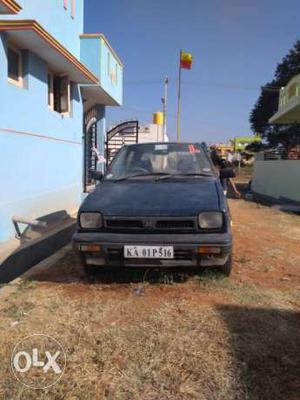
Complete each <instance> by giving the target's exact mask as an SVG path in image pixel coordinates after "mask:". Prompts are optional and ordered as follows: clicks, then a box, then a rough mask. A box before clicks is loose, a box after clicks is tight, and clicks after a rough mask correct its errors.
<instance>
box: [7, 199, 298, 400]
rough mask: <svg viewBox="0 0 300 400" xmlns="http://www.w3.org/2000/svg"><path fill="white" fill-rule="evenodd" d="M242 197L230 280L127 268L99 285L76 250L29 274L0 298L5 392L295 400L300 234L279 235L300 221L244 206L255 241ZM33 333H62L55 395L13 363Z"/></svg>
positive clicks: (18, 395)
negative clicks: (62, 363)
mask: <svg viewBox="0 0 300 400" xmlns="http://www.w3.org/2000/svg"><path fill="white" fill-rule="evenodd" d="M235 204H237V205H235V206H234V207H233V212H234V213H236V214H235V215H236V216H237V218H236V219H237V223H236V227H235V230H236V238H237V239H236V252H235V256H234V274H233V277H232V278H230V279H221V278H220V276H219V275H218V274H215V273H212V272H206V273H204V274H201V275H199V276H198V275H196V276H190V275H188V274H163V273H162V274H149V275H148V277H147V280H148V282H146V283H143V282H142V281H140V280H141V277H140V278H139V276H138V273H136V272H135V273H133V275H130V274H129V273H128V272H127V273H126V279H124V276H121V275H118V276H110V277H108V279H103V280H102V281H95V282H90V281H87V280H86V279H85V278H83V276H82V271H81V270H80V268H79V266H78V264H77V262H76V259H75V258H74V256H73V254H72V253H71V252H70V253H69V254H68V255H67V256H66V257H65V258H64V260H63V261H62V262H59V263H57V265H56V266H55V267H54V268H52V269H51V271H49V272H47V273H45V274H41V275H39V276H38V275H36V276H35V277H34V278H33V280H31V281H29V280H27V281H24V282H23V283H22V284H21V285H20V286H18V288H17V289H16V291H15V292H12V293H11V295H10V296H9V297H7V298H6V300H3V301H2V304H1V305H0V329H1V336H0V358H1V363H0V398H1V399H5V400H6V399H9V400H11V399H13V400H18V399H22V400H23V399H24V400H33V399H42V400H46V399H47V400H48V399H50V400H51V399H55V400H58V399H66V400H75V399H78V400H79V399H80V400H88V399H112V400H119V399H120V400H123V399H124V400H125V399H126V400H127V399H128V400H129V399H130V400H131V399H133V400H140V399H143V400H144V399H145V400H152V399H157V400H161V399H166V400H167V399H172V400H177V399H183V400H185V399H186V400H190V399H195V400H234V399H236V400H298V399H299V393H300V378H299V370H300V344H299V332H300V314H299V307H300V297H299V296H300V295H299V293H300V291H299V287H297V282H298V284H299V269H298V270H297V268H298V267H299V258H298V256H297V246H296V243H295V240H294V238H290V239H287V238H286V236H285V235H283V237H285V238H286V239H285V242H284V241H283V240H282V238H280V240H278V242H276V237H277V236H278V232H280V229H281V228H280V227H281V226H282V223H283V220H284V227H285V229H287V224H288V223H290V224H291V226H293V227H294V226H295V224H294V222H293V221H294V219H293V218H291V216H288V217H286V216H284V217H282V215H281V214H280V213H279V212H278V211H276V210H275V211H273V210H267V212H266V211H265V210H264V209H261V208H255V207H254V206H253V205H251V204H250V205H247V207H248V208H247V210H248V211H249V210H250V211H251V218H250V222H253V216H254V217H255V216H258V220H259V226H260V230H259V232H262V235H261V236H260V237H256V236H254V233H257V230H256V227H255V224H254V223H249V224H248V225H247V227H248V229H249V232H250V235H252V239H251V240H250V237H251V236H249V235H248V234H247V235H248V236H246V237H245V236H244V231H243V226H245V224H246V222H247V218H248V216H247V215H245V214H243V212H244V211H243V208H242V207H241V206H240V204H246V203H235ZM235 207H236V208H235ZM237 211H238V212H237ZM262 215H263V216H265V215H266V216H267V219H266V220H265V222H264V220H263V219H262V218H261V216H262ZM268 218H269V219H268ZM270 219H272V220H273V221H274V219H275V220H277V222H278V224H277V225H276V224H273V226H272V227H270ZM298 223H299V220H297V224H298ZM264 224H265V227H264ZM297 224H296V225H297ZM267 229H272V234H273V236H271V239H269V237H266V232H267V233H268V231H267ZM276 229H277V231H276ZM270 232H271V231H270ZM250 245H251V246H250ZM279 245H280V246H279ZM285 247H286V248H288V249H289V250H288V251H289V260H290V261H293V262H285V260H286V259H287V256H286V253H285V251H284V249H285ZM268 260H270V263H268V262H267V261H268ZM297 273H298V275H297ZM142 275H143V274H142ZM133 282H134V283H133ZM137 289H138V290H137ZM33 333H44V334H48V335H51V336H53V337H55V338H56V339H58V340H59V341H60V342H61V343H62V345H63V347H64V348H65V351H66V354H67V367H66V371H65V374H64V376H63V378H62V380H61V381H60V382H59V383H58V384H57V385H55V386H53V387H52V388H51V389H49V390H46V391H34V390H31V389H28V388H26V387H24V386H22V385H21V384H20V383H19V382H18V381H17V380H16V379H15V378H14V377H13V375H12V373H11V371H10V356H11V351H12V349H13V347H14V345H15V344H16V343H17V342H18V341H19V340H20V339H21V338H23V337H25V336H27V335H30V334H33Z"/></svg>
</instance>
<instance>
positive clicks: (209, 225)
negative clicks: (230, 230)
mask: <svg viewBox="0 0 300 400" xmlns="http://www.w3.org/2000/svg"><path fill="white" fill-rule="evenodd" d="M198 221H199V226H200V228H202V229H219V228H222V226H223V214H222V213H221V212H203V213H201V214H199V216H198Z"/></svg>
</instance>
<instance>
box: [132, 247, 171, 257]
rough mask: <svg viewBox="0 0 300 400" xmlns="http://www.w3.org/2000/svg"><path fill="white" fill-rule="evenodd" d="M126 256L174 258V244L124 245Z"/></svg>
mask: <svg viewBox="0 0 300 400" xmlns="http://www.w3.org/2000/svg"><path fill="white" fill-rule="evenodd" d="M124 257H125V258H160V259H164V260H165V259H171V258H174V248H173V246H124Z"/></svg>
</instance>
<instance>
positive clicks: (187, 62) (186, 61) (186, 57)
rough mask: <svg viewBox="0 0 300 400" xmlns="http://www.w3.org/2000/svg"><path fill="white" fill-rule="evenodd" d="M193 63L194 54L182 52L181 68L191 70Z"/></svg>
mask: <svg viewBox="0 0 300 400" xmlns="http://www.w3.org/2000/svg"><path fill="white" fill-rule="evenodd" d="M192 63H193V56H192V54H191V53H187V52H185V51H182V52H181V53H180V68H184V69H191V68H192Z"/></svg>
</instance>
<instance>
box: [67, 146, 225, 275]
mask: <svg viewBox="0 0 300 400" xmlns="http://www.w3.org/2000/svg"><path fill="white" fill-rule="evenodd" d="M220 174H221V178H223V179H224V178H225V179H226V178H229V177H231V176H232V170H221V171H220ZM94 178H96V179H97V180H99V183H98V185H97V186H96V188H95V190H94V191H93V192H92V193H90V194H89V195H88V196H87V198H86V199H85V200H84V202H83V204H82V205H81V207H80V209H79V212H78V222H77V231H76V233H75V235H74V237H73V244H74V247H75V249H76V251H77V252H78V253H79V255H80V258H81V260H82V261H83V264H84V267H85V271H86V272H87V273H89V274H91V273H94V272H96V271H97V270H101V269H103V268H104V267H113V266H117V267H168V268H169V267H195V268H198V267H201V268H202V267H218V268H219V269H220V270H221V271H222V272H223V273H224V274H225V275H227V276H228V275H229V274H230V272H231V251H232V233H231V218H230V213H229V209H228V204H227V199H226V197H225V195H224V192H223V188H222V185H221V182H220V176H219V173H218V172H217V171H216V170H215V168H214V166H213V164H212V161H211V159H210V156H209V154H208V152H207V150H206V147H205V145H202V144H197V143H194V144H193V143H151V144H150V143H149V144H134V145H129V146H124V147H123V148H122V149H121V150H120V151H119V152H118V153H117V155H116V156H115V158H114V159H113V161H112V163H111V164H110V166H109V167H108V169H107V171H106V173H105V174H104V175H102V174H101V173H100V172H94Z"/></svg>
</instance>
